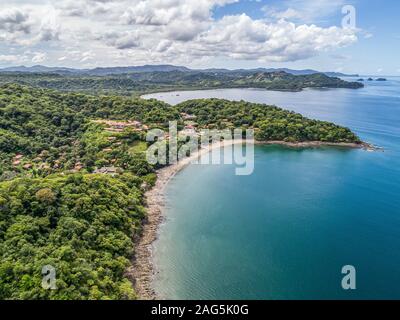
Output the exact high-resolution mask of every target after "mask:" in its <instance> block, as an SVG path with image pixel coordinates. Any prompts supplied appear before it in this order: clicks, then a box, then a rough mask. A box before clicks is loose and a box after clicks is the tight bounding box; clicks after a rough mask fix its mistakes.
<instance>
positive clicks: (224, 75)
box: [0, 70, 363, 95]
mask: <svg viewBox="0 0 400 320" xmlns="http://www.w3.org/2000/svg"><path fill="white" fill-rule="evenodd" d="M6 83H19V84H23V85H31V86H35V87H40V88H46V89H56V90H60V91H75V92H76V91H79V92H83V93H102V94H115V93H118V94H121V95H132V94H134V95H140V94H142V93H145V92H155V91H171V90H190V89H215V88H262V89H267V90H284V91H300V90H302V89H304V88H350V89H358V88H361V87H363V84H361V83H359V82H348V81H344V80H342V79H340V78H337V77H329V76H327V75H325V74H323V73H314V74H305V75H293V74H291V73H287V72H284V71H275V72H265V71H264V72H257V71H231V72H229V71H215V72H200V71H181V70H173V71H163V72H161V71H154V72H131V73H125V74H106V75H96V74H95V75H90V74H89V75H88V74H68V73H65V74H58V73H18V72H2V73H0V84H6Z"/></svg>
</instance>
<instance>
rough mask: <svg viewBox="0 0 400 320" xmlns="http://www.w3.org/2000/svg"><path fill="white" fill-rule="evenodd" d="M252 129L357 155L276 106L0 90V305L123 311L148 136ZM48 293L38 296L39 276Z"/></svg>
mask: <svg viewBox="0 0 400 320" xmlns="http://www.w3.org/2000/svg"><path fill="white" fill-rule="evenodd" d="M171 120H176V121H177V122H178V129H179V130H187V129H190V130H195V129H202V128H209V129H225V128H242V129H247V128H253V129H254V130H255V133H256V139H258V140H262V141H265V140H284V141H289V142H295V141H324V142H348V143H361V142H360V140H359V138H358V137H357V136H356V135H355V134H353V133H352V132H351V131H350V130H349V129H347V128H343V127H340V126H337V125H335V124H332V123H329V122H324V121H317V120H311V119H307V118H305V117H303V116H301V115H300V114H297V113H294V112H290V111H286V110H283V109H280V108H278V107H275V106H268V105H262V104H253V103H248V102H244V101H240V102H232V101H227V100H218V99H206V100H192V101H187V102H184V103H182V104H179V105H176V106H170V105H168V104H166V103H163V102H160V101H156V100H142V99H138V98H131V97H122V96H117V95H108V96H91V95H86V94H82V93H65V92H64V93H62V92H59V91H53V90H48V89H40V88H34V87H29V86H24V85H20V84H5V85H2V86H0V299H132V298H135V297H136V295H135V292H134V290H133V287H132V282H131V281H130V280H132V279H129V276H128V274H127V273H126V270H127V268H128V266H129V265H130V259H132V255H133V252H134V240H133V239H134V238H135V237H136V236H137V235H138V234H139V233H140V230H141V225H142V221H143V219H144V218H145V216H146V212H145V209H144V208H145V205H146V204H145V200H144V197H143V194H144V192H145V191H146V190H148V189H149V188H151V187H152V186H153V185H154V182H155V180H156V175H155V172H156V170H157V169H158V168H159V167H158V166H153V165H150V164H149V163H148V162H147V161H146V158H145V151H146V149H147V148H148V146H149V145H148V143H147V142H145V136H146V133H147V131H148V130H149V129H152V128H160V129H167V127H168V122H169V121H171ZM45 265H51V266H54V267H55V268H56V270H57V276H56V279H57V290H44V289H42V287H41V281H42V274H41V271H42V267H43V266H45Z"/></svg>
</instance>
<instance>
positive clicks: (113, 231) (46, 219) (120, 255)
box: [0, 174, 144, 300]
mask: <svg viewBox="0 0 400 320" xmlns="http://www.w3.org/2000/svg"><path fill="white" fill-rule="evenodd" d="M140 184H141V180H140V179H139V178H137V177H134V176H133V175H127V174H124V175H122V176H120V177H119V178H118V179H116V178H112V177H110V176H106V175H81V174H74V175H69V176H59V175H58V176H50V177H47V178H43V179H37V178H21V179H15V180H12V181H10V182H4V183H2V184H0V209H1V210H0V257H1V262H0V299H76V300H80V299H132V298H135V293H134V291H133V288H132V284H131V282H130V281H129V279H128V278H127V277H126V276H124V274H125V271H126V269H127V267H128V266H129V264H130V260H129V259H130V258H131V256H132V252H133V236H134V234H135V233H136V232H137V230H138V229H139V228H140V224H141V219H142V218H143V217H144V209H143V207H142V191H141V189H140ZM45 265H51V266H53V267H54V268H55V269H56V272H57V273H56V279H57V282H56V285H57V289H56V290H44V289H43V288H42V285H41V282H42V274H41V270H42V267H43V266H45Z"/></svg>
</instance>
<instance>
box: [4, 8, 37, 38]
mask: <svg viewBox="0 0 400 320" xmlns="http://www.w3.org/2000/svg"><path fill="white" fill-rule="evenodd" d="M28 18H29V15H28V14H26V13H24V12H21V11H20V10H18V9H17V8H7V9H4V10H0V30H5V31H7V32H9V33H14V32H23V33H29V31H30V26H29V23H28Z"/></svg>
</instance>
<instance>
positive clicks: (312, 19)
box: [263, 0, 347, 23]
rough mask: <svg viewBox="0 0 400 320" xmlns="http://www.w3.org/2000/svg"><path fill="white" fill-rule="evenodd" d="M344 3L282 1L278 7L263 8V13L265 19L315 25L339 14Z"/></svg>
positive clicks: (308, 0) (335, 0)
mask: <svg viewBox="0 0 400 320" xmlns="http://www.w3.org/2000/svg"><path fill="white" fill-rule="evenodd" d="M346 3H347V1H345V0H283V1H281V2H280V5H279V6H270V5H266V6H264V8H263V11H264V12H265V13H266V16H267V17H272V18H276V19H289V20H290V19H294V20H295V21H297V22H302V23H317V22H322V21H324V19H325V18H326V17H327V16H330V15H334V14H337V13H341V8H342V7H343V6H344V5H345V4H346Z"/></svg>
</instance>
